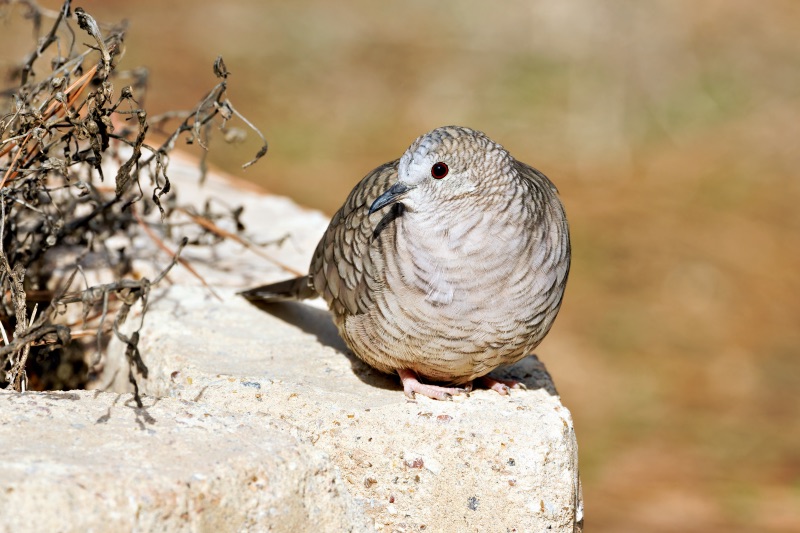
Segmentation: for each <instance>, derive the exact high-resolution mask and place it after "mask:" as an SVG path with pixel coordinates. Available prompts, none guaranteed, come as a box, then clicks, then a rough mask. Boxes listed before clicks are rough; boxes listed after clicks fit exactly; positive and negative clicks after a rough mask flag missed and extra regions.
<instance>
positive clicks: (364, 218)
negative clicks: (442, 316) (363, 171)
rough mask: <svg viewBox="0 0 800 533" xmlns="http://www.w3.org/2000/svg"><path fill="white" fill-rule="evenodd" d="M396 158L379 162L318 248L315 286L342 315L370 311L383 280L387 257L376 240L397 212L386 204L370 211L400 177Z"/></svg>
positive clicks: (314, 263)
mask: <svg viewBox="0 0 800 533" xmlns="http://www.w3.org/2000/svg"><path fill="white" fill-rule="evenodd" d="M397 163H398V160H395V161H392V162H391V163H386V164H385V165H381V166H379V167H378V168H376V169H375V170H373V171H372V172H370V173H369V174H367V176H366V177H365V178H364V179H363V180H361V181H360V182H359V184H358V185H356V186H355V188H354V189H353V191H352V192H351V193H350V196H348V197H347V200H346V201H345V203H344V205H343V206H342V208H341V209H339V211H337V212H336V214H335V215H333V219H332V220H331V223H330V225H329V226H328V229H327V230H326V231H325V234H324V235H323V237H322V239H321V240H320V242H319V244H318V245H317V249H316V251H315V252H314V257H313V259H312V260H311V268H310V270H309V271H310V276H311V281H312V285H313V287H314V289H315V290H316V291H317V293H318V294H319V295H320V296H322V297H323V298H324V299H325V300H326V301H327V302H328V305H329V306H330V308H331V310H332V311H333V312H334V314H336V315H337V316H341V315H343V314H352V315H355V314H361V313H364V312H366V310H367V309H368V308H369V306H370V304H371V298H370V293H371V291H372V290H375V289H377V288H379V287H380V286H382V285H383V260H382V256H381V254H380V249H379V248H378V246H377V244H372V243H373V240H374V239H375V238H376V237H377V235H376V233H378V232H383V231H384V230H385V229H386V226H387V224H386V222H384V220H383V219H387V220H388V219H391V218H392V217H393V216H396V213H397V212H396V210H391V211H390V210H389V209H385V210H383V211H379V212H377V213H374V214H372V215H370V214H369V208H370V206H371V205H372V202H374V201H375V199H376V198H378V196H380V195H381V194H382V193H384V192H385V191H386V190H387V189H388V188H389V187H391V186H392V184H394V182H395V181H397ZM397 207H398V208H399V207H400V206H397ZM386 233H391V232H386Z"/></svg>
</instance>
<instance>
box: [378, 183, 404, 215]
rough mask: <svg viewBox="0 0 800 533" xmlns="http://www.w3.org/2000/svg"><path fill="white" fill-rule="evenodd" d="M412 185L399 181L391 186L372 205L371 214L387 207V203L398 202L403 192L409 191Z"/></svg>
mask: <svg viewBox="0 0 800 533" xmlns="http://www.w3.org/2000/svg"><path fill="white" fill-rule="evenodd" d="M411 188H412V187H409V186H408V185H405V184H403V183H400V182H399V181H398V182H397V183H395V184H394V185H392V186H391V188H389V190H388V191H386V192H385V193H383V194H381V195H380V196H378V198H376V199H375V201H374V202H372V205H371V206H370V208H369V214H370V215H371V214H372V213H374V212H375V211H379V210H381V209H383V208H384V207H386V206H387V205H392V204H393V203H395V202H397V201H398V200H399V199H400V197H401V196H403V194H405V193H406V192H408V191H409V190H410V189H411Z"/></svg>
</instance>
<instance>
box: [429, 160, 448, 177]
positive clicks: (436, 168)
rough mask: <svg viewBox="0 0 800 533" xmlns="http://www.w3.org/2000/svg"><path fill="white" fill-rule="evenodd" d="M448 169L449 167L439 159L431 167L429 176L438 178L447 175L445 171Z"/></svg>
mask: <svg viewBox="0 0 800 533" xmlns="http://www.w3.org/2000/svg"><path fill="white" fill-rule="evenodd" d="M449 171H450V169H449V168H447V165H445V164H444V163H442V162H441V161H439V162H438V163H436V164H435V165H433V166H432V167H431V176H433V177H434V178H435V179H437V180H440V179H442V178H443V177H445V176H447V173H448V172H449Z"/></svg>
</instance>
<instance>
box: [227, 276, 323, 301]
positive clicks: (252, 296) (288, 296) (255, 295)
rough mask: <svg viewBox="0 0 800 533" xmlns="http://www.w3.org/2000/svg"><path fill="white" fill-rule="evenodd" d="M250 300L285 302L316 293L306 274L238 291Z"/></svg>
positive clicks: (301, 298) (313, 295) (303, 298)
mask: <svg viewBox="0 0 800 533" xmlns="http://www.w3.org/2000/svg"><path fill="white" fill-rule="evenodd" d="M239 294H240V295H242V296H244V297H245V298H246V299H247V300H248V301H251V302H262V303H272V302H285V301H289V300H305V299H306V298H313V297H315V296H316V295H317V293H316V292H315V291H314V289H313V288H312V287H311V280H310V279H309V277H308V276H301V277H299V278H294V279H287V280H284V281H279V282H277V283H272V284H270V285H262V286H260V287H255V288H254V289H249V290H246V291H242V292H240V293H239Z"/></svg>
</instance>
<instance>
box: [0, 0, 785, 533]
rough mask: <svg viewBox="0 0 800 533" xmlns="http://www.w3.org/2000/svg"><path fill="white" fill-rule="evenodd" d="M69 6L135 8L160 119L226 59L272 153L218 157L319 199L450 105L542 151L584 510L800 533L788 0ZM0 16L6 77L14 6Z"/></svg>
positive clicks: (695, 526)
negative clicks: (565, 264) (568, 251)
mask: <svg viewBox="0 0 800 533" xmlns="http://www.w3.org/2000/svg"><path fill="white" fill-rule="evenodd" d="M41 4H42V5H45V6H47V7H51V8H53V9H57V8H58V7H59V6H60V2H59V1H57V0H56V1H50V2H44V1H43V2H41ZM75 5H80V6H82V7H84V8H86V9H87V11H88V12H89V13H91V14H93V15H94V16H95V18H97V19H98V21H103V22H117V21H120V20H122V19H127V20H128V21H129V23H130V30H129V33H128V38H127V41H126V43H127V52H126V56H125V58H124V60H123V61H122V63H121V68H133V67H137V66H141V65H143V66H146V67H147V68H148V69H149V70H150V86H149V89H148V96H147V101H146V102H144V104H145V106H146V108H147V109H148V111H149V113H150V114H151V115H153V114H157V113H160V112H164V111H167V110H170V109H175V108H178V109H188V108H190V107H192V106H194V104H195V103H196V102H197V100H198V99H199V98H200V97H201V96H202V95H203V94H204V93H205V92H206V91H207V90H208V89H209V88H210V87H212V86H213V85H214V83H215V79H214V77H213V74H212V69H211V66H212V63H213V61H214V58H215V57H216V56H217V55H222V56H223V57H224V59H225V62H226V64H227V66H228V69H229V70H230V71H231V73H232V76H231V78H230V91H229V94H230V97H231V99H232V101H233V103H234V105H235V106H236V107H237V109H238V110H239V111H241V112H242V113H243V114H244V115H245V116H247V117H248V118H249V119H250V120H252V121H253V122H254V123H255V124H256V125H257V126H258V127H259V128H261V129H262V131H263V132H264V133H265V135H266V136H267V138H268V140H269V142H270V150H269V154H268V155H267V157H266V158H265V159H263V160H262V161H260V162H259V163H258V164H257V165H255V166H254V167H251V168H249V169H248V170H247V171H242V170H241V164H242V163H244V162H246V161H247V160H249V159H250V157H251V156H252V155H253V154H254V153H255V151H256V150H257V149H258V147H259V144H258V142H257V139H256V138H255V137H252V138H251V139H250V140H248V141H246V142H244V143H243V144H241V145H236V146H226V145H224V144H223V143H221V142H218V143H216V145H215V146H213V147H212V151H211V156H210V160H211V162H212V163H213V164H214V165H215V166H216V167H217V168H219V169H222V170H224V171H226V172H229V173H231V174H235V175H239V176H242V177H244V178H245V179H248V180H251V181H253V182H256V183H258V184H260V185H262V186H263V187H264V188H266V189H268V190H269V191H272V192H274V193H277V194H282V195H287V196H290V197H292V198H294V199H295V200H296V201H297V202H299V203H301V204H304V205H307V206H310V207H314V208H318V209H321V210H323V211H325V212H326V213H328V214H332V213H333V212H334V211H335V210H336V209H337V208H338V207H339V205H340V204H341V202H342V201H343V199H344V197H345V196H346V194H347V193H348V192H349V190H350V188H351V187H352V186H353V185H355V184H356V182H357V181H358V180H359V179H360V178H361V177H362V176H363V175H364V174H366V173H367V172H368V171H369V170H371V169H372V168H373V167H375V166H377V165H378V164H380V163H383V162H385V161H389V160H391V159H394V158H396V157H398V156H400V155H401V154H402V152H403V151H404V150H405V148H406V147H407V146H408V144H409V143H410V142H411V141H412V140H413V139H414V138H415V137H416V136H418V135H420V134H422V133H424V132H426V131H428V130H430V129H432V128H434V127H437V126H441V125H446V124H459V125H465V126H470V127H473V128H476V129H480V130H483V131H485V132H486V133H487V134H488V135H489V136H491V137H492V138H493V139H495V140H497V141H499V142H500V143H502V144H503V145H504V146H505V147H506V148H508V149H509V150H510V151H511V153H512V154H514V155H515V156H516V157H517V158H518V159H521V160H523V161H525V162H528V163H530V164H532V165H534V166H536V167H537V168H539V169H540V170H542V171H543V172H545V173H546V174H547V175H548V176H549V177H551V179H552V180H553V181H554V182H555V183H556V184H557V185H558V187H559V189H560V191H561V198H562V200H563V202H564V204H565V206H566V208H567V213H568V215H569V217H570V222H571V228H572V237H573V249H574V256H573V270H572V273H571V277H570V283H569V286H568V288H567V295H566V299H565V302H564V306H563V308H562V311H561V315H560V316H559V319H558V320H557V321H556V324H555V327H554V328H553V330H552V332H551V334H550V336H549V337H548V338H547V339H546V340H545V341H544V342H543V343H542V345H541V346H540V347H539V349H538V350H537V352H538V354H539V356H540V358H541V359H542V360H543V361H544V362H545V363H546V364H547V366H548V368H549V370H550V372H551V373H552V375H553V378H554V380H555V382H556V385H557V386H558V388H559V392H560V393H561V395H562V399H563V402H564V404H565V405H566V406H567V407H568V408H569V409H570V410H571V411H572V413H573V416H574V418H575V425H576V430H577V434H578V442H579V445H580V461H581V469H582V472H581V475H582V479H583V484H584V497H585V501H586V527H587V531H590V532H612V531H651V532H673V531H674V532H678V531H681V532H707V531H728V532H730V531H734V532H736V531H753V530H757V531H767V532H772V531H774V532H778V531H780V532H787V531H800V273H799V272H798V270H800V205H798V204H800V180H799V179H798V178H799V177H798V169H800V2H797V0H765V1H762V2H753V1H751V0H706V1H704V2H696V1H692V0H651V1H647V2H641V1H634V0H604V1H602V2H598V1H594V0H569V1H564V0H562V1H558V0H527V1H513V0H509V1H503V2H493V3H489V2H482V1H478V0H468V1H464V0H462V1H456V0H438V1H436V2H427V1H421V0H411V1H406V2H372V1H368V0H340V1H338V2H335V3H334V2H326V1H323V0H296V1H294V2H278V1H257V0H234V1H229V2H225V3H223V2H218V1H216V2H215V1H210V0H191V1H189V0H176V1H171V2H159V1H155V0H139V1H137V2H102V1H100V0H93V1H83V2H82V3H79V4H75ZM49 27H50V23H49V22H45V23H44V28H49ZM15 30H16V31H17V33H15ZM0 33H2V34H3V35H4V36H2V37H0V44H2V46H3V50H4V54H3V55H2V58H0V69H2V71H3V72H8V70H9V69H10V68H11V67H12V66H14V64H15V62H16V61H17V60H18V58H19V57H22V56H21V55H20V54H21V53H22V51H24V50H28V49H29V46H30V25H29V24H28V23H25V22H23V21H21V19H20V18H19V17H16V18H12V19H8V20H6V21H5V22H3V23H2V27H0ZM15 35H16V36H15ZM20 35H21V36H20ZM14 36H15V37H14ZM81 38H82V39H83V40H84V41H88V38H87V37H85V36H83V35H81ZM20 39H22V41H20ZM20 43H22V44H20ZM18 45H19V46H20V48H19V52H15V47H16V46H18ZM219 141H221V139H219ZM187 149H188V150H190V151H193V152H194V153H197V150H198V148H197V147H187Z"/></svg>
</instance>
